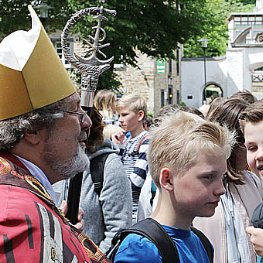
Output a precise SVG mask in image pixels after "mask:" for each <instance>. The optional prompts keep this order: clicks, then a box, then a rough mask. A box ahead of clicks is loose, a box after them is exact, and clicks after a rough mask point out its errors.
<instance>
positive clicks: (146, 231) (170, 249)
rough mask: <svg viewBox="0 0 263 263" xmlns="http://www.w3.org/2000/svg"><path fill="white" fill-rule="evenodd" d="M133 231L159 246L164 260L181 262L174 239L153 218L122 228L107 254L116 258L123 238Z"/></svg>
mask: <svg viewBox="0 0 263 263" xmlns="http://www.w3.org/2000/svg"><path fill="white" fill-rule="evenodd" d="M131 233H133V234H138V235H141V236H143V237H146V238H148V239H149V240H151V241H152V242H153V243H154V244H155V245H156V246H157V248H158V250H159V253H160V255H161V257H162V261H163V262H165V263H179V262H180V260H179V256H178V251H177V248H176V246H175V244H174V242H173V240H172V239H171V238H170V236H169V235H168V234H167V232H166V231H165V230H164V229H163V228H162V226H161V225H160V224H159V223H158V222H157V221H155V220H154V219H152V218H147V219H144V220H142V221H140V222H138V223H137V224H135V225H133V226H132V227H130V228H129V229H125V230H121V231H120V232H118V233H117V234H116V235H115V236H114V238H113V240H112V249H110V252H109V254H108V255H107V256H108V257H109V258H110V259H111V260H113V259H114V256H115V254H116V252H117V250H118V248H119V245H120V243H121V242H122V240H123V239H124V238H125V237H126V236H127V235H128V234H131Z"/></svg>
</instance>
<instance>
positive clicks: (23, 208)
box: [0, 154, 109, 263]
mask: <svg viewBox="0 0 263 263" xmlns="http://www.w3.org/2000/svg"><path fill="white" fill-rule="evenodd" d="M0 156H1V154H0ZM2 156H3V155H2ZM4 156H5V155H4ZM7 156H8V155H7ZM12 158H13V157H12ZM12 158H11V159H12ZM8 159H10V158H8ZM13 160H14V159H12V161H13ZM16 164H18V165H19V161H18V163H16ZM16 164H14V163H13V162H11V161H8V160H7V159H5V158H2V157H0V262H1V263H11V262H18V263H20V262H27V263H30V262H32V263H36V262H101V263H107V262H109V261H108V260H107V259H106V257H105V256H104V255H103V254H102V253H101V252H100V251H99V250H98V248H97V247H96V246H95V245H94V244H93V242H92V241H90V240H89V239H88V238H87V237H85V236H84V235H81V234H80V235H78V233H77V230H76V229H75V230H74V227H72V226H71V225H70V224H69V223H68V221H67V219H66V218H65V217H64V216H63V215H62V214H61V212H60V211H59V210H58V209H57V208H56V206H55V204H54V203H53V201H52V200H51V198H50V196H49V195H48V193H47V192H46V191H45V189H44V188H43V186H42V185H41V184H40V183H39V182H38V181H37V180H36V179H35V178H33V177H32V176H30V175H28V171H26V170H25V169H23V168H21V167H20V166H21V165H19V166H17V165H16ZM77 236H78V237H77ZM80 241H81V242H80ZM81 243H82V244H83V245H82V244H81Z"/></svg>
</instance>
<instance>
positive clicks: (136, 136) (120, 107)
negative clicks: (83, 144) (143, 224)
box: [113, 94, 148, 223]
mask: <svg viewBox="0 0 263 263" xmlns="http://www.w3.org/2000/svg"><path fill="white" fill-rule="evenodd" d="M116 109H117V111H118V113H119V116H120V117H119V124H120V127H121V128H122V129H123V130H124V132H120V133H118V134H116V135H115V136H114V140H113V141H114V142H115V143H118V144H123V148H124V150H123V152H122V163H123V165H124V168H125V171H126V174H127V176H128V178H129V179H130V181H131V187H132V201H133V208H132V214H133V223H136V221H137V210H138V202H139V195H140V192H141V188H142V186H143V184H144V181H145V178H146V170H147V159H146V152H147V149H148V139H147V138H146V135H147V131H145V130H144V120H145V117H146V113H147V104H146V101H145V100H144V98H142V97H141V96H139V95H134V94H129V95H125V96H123V97H122V98H121V99H120V100H119V101H118V102H117V104H116ZM126 132H129V133H130V137H129V138H128V139H127V140H126V141H125V133H126Z"/></svg>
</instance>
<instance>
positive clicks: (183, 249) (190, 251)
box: [114, 225, 209, 263]
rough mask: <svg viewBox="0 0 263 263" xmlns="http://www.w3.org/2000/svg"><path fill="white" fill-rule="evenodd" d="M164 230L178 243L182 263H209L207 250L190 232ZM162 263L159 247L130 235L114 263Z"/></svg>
mask: <svg viewBox="0 0 263 263" xmlns="http://www.w3.org/2000/svg"><path fill="white" fill-rule="evenodd" d="M163 228H164V229H165V231H166V232H167V233H168V234H169V236H170V237H171V238H172V239H173V240H174V242H175V243H176V247H177V250H178V255H179V258H180V262H184V263H209V259H208V256H207V253H206V250H205V248H204V246H203V244H202V242H201V240H200V239H199V238H198V237H197V236H196V235H195V234H194V233H193V232H192V231H190V230H182V229H176V228H174V227H169V226H164V225H163ZM124 262H133V263H135V262H136V263H139V262H140V263H142V262H143V263H162V258H161V256H160V254H159V252H158V249H157V247H156V246H155V245H154V244H153V243H152V242H151V241H150V240H149V239H147V238H145V237H142V236H140V235H137V234H129V235H128V236H127V237H126V238H125V239H124V240H123V242H122V243H121V245H120V247H119V249H118V251H117V253H116V256H115V258H114V263H124Z"/></svg>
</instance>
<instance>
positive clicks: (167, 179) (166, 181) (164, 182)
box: [159, 167, 174, 191]
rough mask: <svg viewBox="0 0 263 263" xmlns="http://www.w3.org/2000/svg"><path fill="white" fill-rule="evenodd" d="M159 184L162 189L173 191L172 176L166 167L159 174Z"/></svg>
mask: <svg viewBox="0 0 263 263" xmlns="http://www.w3.org/2000/svg"><path fill="white" fill-rule="evenodd" d="M159 183H160V186H161V187H162V188H164V189H165V190H167V191H173V189H174V186H173V174H172V172H171V170H170V169H169V168H167V167H164V168H162V170H161V172H160V178H159Z"/></svg>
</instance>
